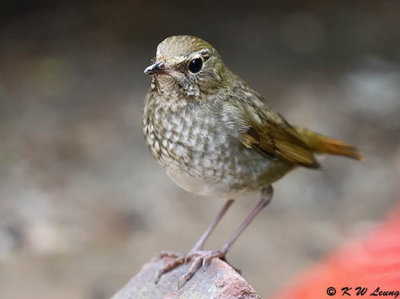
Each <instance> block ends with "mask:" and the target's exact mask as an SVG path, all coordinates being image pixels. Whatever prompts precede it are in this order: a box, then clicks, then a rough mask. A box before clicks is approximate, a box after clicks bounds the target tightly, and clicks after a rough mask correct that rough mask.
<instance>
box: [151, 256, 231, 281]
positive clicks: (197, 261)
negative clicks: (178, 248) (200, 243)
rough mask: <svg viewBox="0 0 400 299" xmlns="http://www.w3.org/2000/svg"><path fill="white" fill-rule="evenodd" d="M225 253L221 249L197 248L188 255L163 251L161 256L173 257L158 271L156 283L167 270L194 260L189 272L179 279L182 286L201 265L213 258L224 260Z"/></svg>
mask: <svg viewBox="0 0 400 299" xmlns="http://www.w3.org/2000/svg"><path fill="white" fill-rule="evenodd" d="M225 255H226V252H224V251H221V250H196V251H191V252H189V253H188V254H186V255H184V254H181V253H174V252H162V253H161V258H164V257H167V258H173V259H172V261H170V262H168V263H167V264H166V265H164V266H163V267H162V268H161V269H159V270H158V271H157V274H156V283H157V282H158V281H159V280H160V278H161V276H162V275H163V274H165V273H166V272H169V271H171V270H173V269H175V268H177V267H179V266H180V265H182V264H186V263H188V262H190V261H192V264H191V265H190V267H189V269H188V270H187V272H186V273H185V274H184V275H183V276H182V277H181V278H180V279H179V282H178V288H181V287H182V286H183V285H184V284H185V283H186V282H187V281H188V280H190V278H192V276H193V275H194V274H195V273H196V271H197V270H198V269H199V268H200V267H204V266H205V265H207V264H208V263H209V262H210V261H211V260H212V259H213V258H220V259H222V260H224V259H225Z"/></svg>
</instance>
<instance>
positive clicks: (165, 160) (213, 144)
mask: <svg viewBox="0 0 400 299" xmlns="http://www.w3.org/2000/svg"><path fill="white" fill-rule="evenodd" d="M249 96H254V95H250V94H249ZM166 102H169V105H165V104H166ZM226 103H227V101H226V100H225V99H221V100H215V101H213V102H206V103H201V104H199V103H195V102H190V101H175V100H174V99H173V98H171V97H169V98H163V97H160V96H159V95H158V96H156V94H155V93H153V94H152V95H151V93H150V95H149V97H148V98H147V100H146V105H145V114H144V122H143V129H144V133H145V136H146V141H147V143H148V145H149V147H150V150H151V152H152V154H153V156H154V157H155V158H156V160H158V162H159V163H160V164H161V166H162V167H163V168H165V169H166V171H167V174H168V175H169V177H170V178H171V179H172V180H173V181H174V182H175V183H176V184H177V185H179V186H180V187H182V188H183V189H185V190H187V191H189V192H192V193H195V194H199V195H202V196H208V197H218V198H230V199H240V198H245V197H249V196H251V195H252V194H254V193H256V192H259V191H260V190H261V189H262V188H263V187H266V186H268V185H270V184H271V183H273V182H275V181H276V180H278V179H279V178H281V177H282V176H283V175H285V174H286V173H287V172H288V171H290V170H291V169H293V165H289V164H287V163H285V162H282V161H279V160H277V159H273V157H271V159H269V158H267V157H265V156H264V155H262V154H260V153H258V152H257V151H255V150H253V149H251V148H246V147H245V146H244V145H243V144H242V143H241V141H240V139H239V136H240V135H241V134H242V133H243V132H244V131H245V130H246V128H245V127H243V125H242V124H241V123H240V122H238V120H237V117H235V115H234V111H232V108H231V105H227V104H226ZM258 104H259V105H260V106H263V105H264V103H263V102H262V101H261V100H260V101H259V102H258Z"/></svg>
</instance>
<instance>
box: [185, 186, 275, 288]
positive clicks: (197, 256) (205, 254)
mask: <svg viewBox="0 0 400 299" xmlns="http://www.w3.org/2000/svg"><path fill="white" fill-rule="evenodd" d="M272 195H273V189H272V186H268V187H266V188H264V189H263V190H262V194H261V200H260V201H259V203H258V204H257V205H256V207H255V208H254V209H253V210H252V211H251V213H250V214H249V216H247V218H246V219H245V220H244V221H243V222H242V224H241V225H240V226H239V228H238V229H237V231H236V232H235V233H234V234H233V235H232V236H231V237H230V239H229V240H228V242H226V243H225V244H224V246H222V248H221V249H220V250H210V251H204V250H202V251H198V252H193V254H192V255H191V259H193V263H192V265H191V266H190V268H189V270H188V271H187V272H186V273H185V275H183V276H182V277H181V278H180V279H179V285H178V286H179V287H181V286H183V285H184V284H185V283H186V282H187V281H188V280H189V279H190V278H191V277H192V276H193V274H194V273H196V271H197V270H198V269H199V267H200V266H204V265H205V264H207V263H208V262H209V261H210V260H211V259H213V258H220V259H225V256H226V254H227V252H228V250H229V248H230V247H231V246H232V245H233V243H234V242H235V241H236V240H237V238H239V236H240V234H241V233H242V232H243V231H244V230H245V229H246V227H247V226H248V225H249V224H250V223H251V222H252V221H253V219H254V218H255V217H256V216H257V214H258V213H259V212H260V211H261V210H262V209H263V208H264V207H266V206H267V205H268V204H269V203H270V202H271V199H272Z"/></svg>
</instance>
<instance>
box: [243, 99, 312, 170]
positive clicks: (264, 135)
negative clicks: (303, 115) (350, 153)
mask: <svg viewBox="0 0 400 299" xmlns="http://www.w3.org/2000/svg"><path fill="white" fill-rule="evenodd" d="M237 108H238V110H239V111H238V112H239V114H240V115H241V122H242V123H243V125H244V126H243V127H244V128H246V129H245V130H244V132H242V134H241V135H240V136H239V139H240V141H241V143H242V144H243V145H244V146H246V147H247V148H252V149H254V150H256V151H257V152H259V153H261V154H262V155H264V156H266V157H268V158H270V159H271V158H272V159H274V158H275V159H278V160H282V161H284V162H287V163H290V164H293V165H301V166H304V167H309V168H319V164H318V162H317V160H316V159H315V157H314V154H313V151H312V150H311V149H310V148H309V147H308V146H307V145H306V144H305V143H304V142H303V141H302V139H301V138H300V136H299V135H298V133H297V131H296V130H295V129H294V128H293V127H292V126H291V125H290V124H289V123H288V122H287V121H286V120H285V119H284V118H283V117H282V116H280V115H279V114H277V113H275V112H273V111H271V110H269V109H265V110H264V109H259V108H257V107H253V106H251V105H249V104H248V103H242V104H241V105H239V106H237ZM260 110H261V111H260Z"/></svg>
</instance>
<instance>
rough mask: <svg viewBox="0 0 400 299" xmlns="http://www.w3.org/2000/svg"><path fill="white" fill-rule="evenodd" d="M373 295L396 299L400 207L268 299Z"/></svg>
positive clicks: (399, 277)
mask: <svg viewBox="0 0 400 299" xmlns="http://www.w3.org/2000/svg"><path fill="white" fill-rule="evenodd" d="M347 288H351V289H347ZM377 288H379V289H377ZM362 292H365V293H364V294H363V295H362ZM357 293H358V296H357ZM374 295H376V297H378V298H382V297H383V298H399V299H400V207H399V208H398V209H397V210H395V212H394V213H393V214H392V215H391V216H390V217H389V219H388V220H386V221H384V222H383V223H382V224H381V225H379V226H378V227H377V228H376V229H375V230H374V231H372V232H371V233H370V234H368V235H367V236H366V237H363V238H361V239H357V240H355V241H352V242H350V243H346V244H344V246H343V247H341V248H339V249H338V250H336V251H335V252H333V253H332V254H331V255H330V256H328V257H327V259H325V260H323V261H321V263H319V264H317V265H315V266H312V267H311V268H309V269H308V270H307V271H306V272H304V273H303V274H301V275H300V277H299V278H298V280H297V281H296V282H295V283H294V284H292V285H291V286H289V287H287V288H285V289H284V290H282V291H279V292H278V293H276V294H275V295H274V296H272V298H279V299H280V298H285V299H286V298H295V299H298V298H299V299H308V298H312V299H314V298H317V299H319V298H345V297H369V298H371V297H372V298H374V297H375V296H374Z"/></svg>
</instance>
